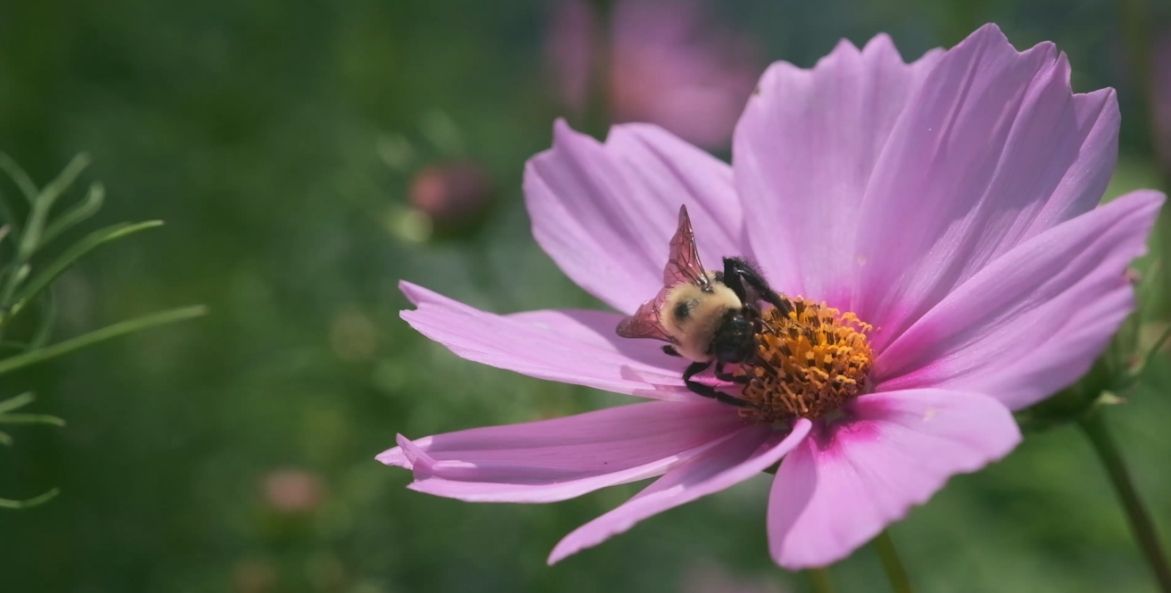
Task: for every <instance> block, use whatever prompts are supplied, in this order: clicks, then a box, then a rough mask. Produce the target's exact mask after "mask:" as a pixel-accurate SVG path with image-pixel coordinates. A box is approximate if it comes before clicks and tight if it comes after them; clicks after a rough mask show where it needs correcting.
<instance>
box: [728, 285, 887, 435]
mask: <svg viewBox="0 0 1171 593" xmlns="http://www.w3.org/2000/svg"><path fill="white" fill-rule="evenodd" d="M789 302H790V303H791V305H792V307H791V308H790V310H789V312H788V314H787V315H785V314H782V313H781V311H780V310H778V309H769V310H768V311H766V312H764V314H763V319H762V320H761V331H760V332H759V333H758V334H757V336H756V357H755V360H753V361H750V362H749V363H747V364H745V365H743V366H742V368H741V369H740V373H741V374H742V376H746V379H747V383H746V384H745V385H744V391H743V392H742V394H741V397H742V398H743V399H744V400H746V401H748V402H750V403H751V405H750V406H746V407H744V408H742V409H741V411H740V414H741V415H742V416H744V417H745V418H749V419H752V420H755V421H759V422H763V423H767V424H772V423H775V422H783V421H788V420H792V419H794V418H797V417H801V418H820V417H823V416H825V415H827V414H831V413H833V412H834V411H836V410H837V409H838V408H840V407H841V406H842V405H843V404H845V403H846V402H847V401H849V400H850V399H852V398H854V397H857V396H858V395H860V394H861V393H862V392H863V391H864V390H865V389H866V387H867V386H866V381H867V374H868V373H869V372H870V366H871V359H872V356H871V351H870V343H869V342H868V341H867V339H866V335H867V333H869V332H870V330H871V329H872V328H871V326H870V325H869V324H866V323H864V322H862V321H861V320H859V319H858V317H857V316H856V315H854V314H853V313H848V312H847V313H842V312H840V311H838V310H837V309H834V308H833V307H829V306H826V305H824V304H819V303H809V302H806V301H803V300H801V299H789Z"/></svg>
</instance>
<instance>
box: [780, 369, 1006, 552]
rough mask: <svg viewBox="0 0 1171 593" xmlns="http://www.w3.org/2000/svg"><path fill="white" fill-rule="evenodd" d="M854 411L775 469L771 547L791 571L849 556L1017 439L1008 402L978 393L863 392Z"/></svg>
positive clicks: (818, 432) (821, 430) (824, 428)
mask: <svg viewBox="0 0 1171 593" xmlns="http://www.w3.org/2000/svg"><path fill="white" fill-rule="evenodd" d="M849 416H850V418H849V419H848V420H843V421H842V422H841V423H840V424H836V425H830V426H824V425H823V426H820V427H818V428H815V429H814V432H813V433H812V434H811V435H810V437H809V438H808V439H805V441H804V442H803V443H802V444H801V446H799V447H797V448H796V449H794V450H793V452H792V453H790V454H789V455H788V457H786V458H785V460H784V461H783V462H782V463H781V467H780V470H779V471H778V472H777V478H776V480H775V481H774V482H773V487H772V492H771V494H770V496H769V509H768V533H769V547H770V549H771V551H772V555H773V558H774V559H775V560H776V561H777V563H778V564H780V565H781V566H783V567H785V568H788V569H791V570H798V569H803V568H810V567H815V566H827V565H829V564H832V563H834V562H837V561H838V560H841V559H842V558H845V557H846V556H848V555H849V554H850V553H851V552H853V551H854V550H855V549H856V548H857V547H858V546H861V545H862V544H863V543H865V542H866V541H868V540H869V539H870V538H872V537H874V536H875V535H877V534H878V533H879V532H880V531H882V529H883V528H884V527H886V525H887V524H889V523H891V522H893V521H897V520H899V519H901V518H902V517H903V516H904V515H905V514H906V513H907V511H908V510H909V509H910V508H911V507H912V506H913V505H917V504H921V503H923V502H924V501H926V500H927V499H928V498H930V497H931V495H932V494H934V493H935V491H937V490H939V489H940V488H941V487H943V484H944V483H945V482H946V481H947V479H948V478H950V477H951V476H952V475H954V474H957V473H963V472H972V471H975V470H977V469H979V468H981V467H983V466H984V465H985V464H987V463H989V462H991V461H994V460H996V459H999V458H1001V457H1003V456H1004V455H1006V454H1007V453H1008V452H1009V451H1011V450H1012V449H1013V447H1015V446H1016V444H1017V443H1018V442H1019V441H1020V433H1019V431H1018V430H1017V427H1016V423H1015V422H1014V421H1013V418H1012V415H1011V414H1010V413H1009V412H1008V409H1007V408H1005V407H1004V406H1002V405H1001V404H1000V403H998V402H997V401H996V400H994V399H992V398H990V397H987V396H984V395H979V394H974V393H964V392H958V391H943V390H938V389H923V390H913V391H899V392H890V393H875V394H871V395H864V396H862V397H860V398H858V399H857V400H856V401H855V402H854V404H853V405H852V406H851V409H850V411H849Z"/></svg>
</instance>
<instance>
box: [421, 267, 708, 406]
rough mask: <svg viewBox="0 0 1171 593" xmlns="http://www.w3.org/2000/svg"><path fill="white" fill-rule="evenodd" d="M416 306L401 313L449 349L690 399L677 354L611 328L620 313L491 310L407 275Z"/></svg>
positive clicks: (625, 389)
mask: <svg viewBox="0 0 1171 593" xmlns="http://www.w3.org/2000/svg"><path fill="white" fill-rule="evenodd" d="M400 287H401V288H402V290H403V293H404V294H406V295H407V298H409V299H411V301H412V302H414V303H415V305H417V306H418V308H417V309H414V310H412V311H403V312H402V313H401V315H402V318H403V319H405V320H406V322H407V323H409V324H410V325H411V327H413V328H415V329H416V330H418V331H419V333H421V334H423V335H425V336H427V337H428V338H431V339H432V340H435V341H436V342H439V343H440V344H443V345H444V346H446V347H447V348H448V349H449V350H451V351H452V352H454V353H455V354H456V355H458V356H461V357H463V358H466V359H468V360H473V361H476V362H479V363H482V364H486V365H489V366H494V367H496V368H499V369H505V370H509V371H515V372H517V373H521V374H523V375H528V376H530V377H536V378H538V379H545V380H548V381H559V382H562V383H571V384H574V385H584V386H586V387H593V388H594V389H602V390H605V391H613V392H616V393H626V394H631V395H640V396H645V397H651V398H656V399H675V400H683V399H693V397H694V396H693V395H691V394H690V393H689V392H688V391H687V390H686V389H685V388H684V387H683V380H682V372H683V371H682V369H683V366H684V365H685V364H686V361H683V360H682V359H680V358H673V357H670V356H667V355H666V354H663V352H662V350H660V344H659V343H657V342H652V341H650V340H626V339H623V338H619V337H618V335H617V334H616V333H615V328H617V327H618V322H619V321H621V320H622V316H621V315H618V314H615V313H607V312H603V311H533V312H529V313H517V314H513V315H494V314H492V313H486V312H484V311H480V310H478V309H475V308H472V307H469V306H468V305H465V304H463V303H460V302H457V301H454V300H452V299H449V298H447V297H444V296H443V295H440V294H438V293H435V292H432V291H430V290H427V289H426V288H423V287H421V286H416V285H414V284H411V283H409V282H403V283H401V285H400Z"/></svg>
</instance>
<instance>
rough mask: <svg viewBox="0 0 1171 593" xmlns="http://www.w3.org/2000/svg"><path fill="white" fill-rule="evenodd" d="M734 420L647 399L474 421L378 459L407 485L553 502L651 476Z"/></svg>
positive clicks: (723, 435) (710, 442)
mask: <svg viewBox="0 0 1171 593" xmlns="http://www.w3.org/2000/svg"><path fill="white" fill-rule="evenodd" d="M742 428H743V421H742V420H740V418H739V417H737V415H736V414H735V413H734V412H731V411H730V410H729V409H728V408H727V407H721V406H719V405H718V404H715V403H712V402H705V401H700V402H687V403H683V402H650V403H643V404H634V405H628V406H618V407H614V408H607V409H604V410H599V411H596V412H588V413H585V414H579V415H576V416H567V417H564V418H556V419H552V420H541V421H537V422H527V423H522V424H510V425H505V426H491V427H486V428H474V429H471V430H463V431H459V432H451V433H446V434H440V435H435V436H430V437H425V438H422V439H418V440H415V441H411V440H408V439H406V438H404V437H402V436H399V437H398V443H399V446H398V447H395V448H393V449H390V450H388V451H385V452H383V453H382V454H381V455H379V456H378V460H379V461H381V462H382V463H385V464H387V465H394V466H398V467H403V468H407V469H410V470H412V471H413V472H414V475H415V481H414V482H413V483H412V484H411V486H410V488H411V489H412V490H417V491H419V492H426V493H428V494H434V495H436V496H444V497H448V498H457V499H460V500H466V501H472V502H553V501H558V500H565V499H567V498H572V497H574V496H579V495H581V494H584V493H586V492H590V491H593V490H596V489H598V488H603V487H606V486H613V485H615V484H624V483H627V482H633V481H636V480H642V479H646V478H650V477H654V476H658V475H660V474H662V473H663V472H665V471H667V470H668V469H670V468H671V467H674V466H675V465H677V464H679V463H680V462H683V461H686V460H688V459H690V458H692V457H695V456H696V455H699V454H701V453H702V452H704V451H706V450H707V449H710V448H711V447H713V446H714V445H717V444H718V443H720V442H723V441H724V440H726V439H727V438H728V436H729V435H731V434H735V433H736V432H737V431H738V430H741V429H742Z"/></svg>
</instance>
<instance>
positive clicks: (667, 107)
mask: <svg viewBox="0 0 1171 593" xmlns="http://www.w3.org/2000/svg"><path fill="white" fill-rule="evenodd" d="M612 17H613V18H612V20H611V22H612V26H611V28H610V32H609V46H608V47H605V48H598V47H596V46H595V45H596V40H598V39H599V38H600V37H601V36H600V35H599V34H598V31H597V28H598V27H599V23H598V22H597V21H598V19H597V16H596V14H595V13H594V11H593V9H592V7H591V6H590V3H589V2H587V1H584V0H561V1H560V2H558V3H557V5H556V9H555V12H554V14H553V19H552V22H551V23H550V27H549V40H548V43H547V45H546V59H547V61H548V63H549V66H550V68H551V69H552V75H553V78H554V80H555V82H556V84H557V87H558V91H559V92H560V94H561V98H562V101H564V102H565V103H566V105H567V106H568V107H569V108H570V109H572V110H574V111H579V112H580V111H582V110H583V109H584V108H585V104H586V99H587V98H588V95H589V93H590V92H591V89H590V78H591V76H592V75H593V74H594V69H595V67H596V65H597V64H596V58H597V57H598V54H599V53H600V52H605V57H606V59H607V60H608V64H607V66H608V72H607V79H606V80H605V84H604V85H603V86H604V89H605V91H604V92H605V98H606V103H607V108H608V109H609V110H610V115H611V116H612V117H613V119H614V121H617V122H627V121H641V122H650V123H654V124H658V125H661V126H663V127H664V128H666V129H668V130H670V131H671V132H672V133H675V134H678V135H679V136H680V137H682V138H683V139H685V140H687V141H689V142H694V143H696V144H699V145H701V146H705V147H710V148H726V147H727V143H728V139H729V136H730V135H731V132H732V125H733V124H734V123H735V122H736V117H737V116H738V115H739V114H740V112H741V110H743V108H744V102H745V101H746V100H747V99H748V95H749V93H750V92H751V91H752V83H753V82H754V81H755V79H756V73H757V69H756V68H757V61H756V59H755V55H756V53H757V52H756V50H755V48H754V47H752V45H751V44H750V43H748V42H747V41H745V39H744V37H743V36H734V35H732V34H731V33H730V32H727V31H722V30H716V29H715V28H714V27H713V26H712V25H711V24H710V20H711V19H710V18H708V16H707V15H706V14H705V10H704V6H703V5H702V4H701V3H700V2H699V1H697V0H619V1H618V2H616V3H615V5H614V14H613V15H612Z"/></svg>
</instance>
